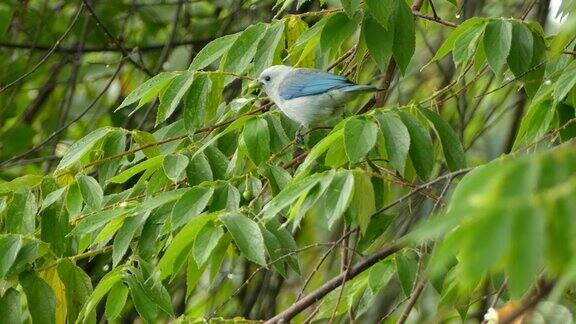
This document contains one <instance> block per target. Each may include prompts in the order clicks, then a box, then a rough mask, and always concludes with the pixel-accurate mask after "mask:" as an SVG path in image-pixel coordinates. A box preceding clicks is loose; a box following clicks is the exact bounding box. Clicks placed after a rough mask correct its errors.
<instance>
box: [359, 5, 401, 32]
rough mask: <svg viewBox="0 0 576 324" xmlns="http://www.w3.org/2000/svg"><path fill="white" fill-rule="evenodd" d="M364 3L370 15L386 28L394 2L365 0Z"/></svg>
mask: <svg viewBox="0 0 576 324" xmlns="http://www.w3.org/2000/svg"><path fill="white" fill-rule="evenodd" d="M365 3H366V5H367V6H368V12H369V13H370V15H371V16H372V17H374V19H376V21H377V22H378V23H379V24H380V25H381V26H382V27H384V29H388V27H389V21H390V18H391V17H392V14H393V12H394V9H395V5H396V3H395V2H393V1H380V0H366V1H365Z"/></svg>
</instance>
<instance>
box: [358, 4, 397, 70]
mask: <svg viewBox="0 0 576 324" xmlns="http://www.w3.org/2000/svg"><path fill="white" fill-rule="evenodd" d="M379 2H380V3H383V2H384V1H379ZM362 37H364V41H365V42H366V47H368V52H369V53H370V56H372V58H373V59H374V61H375V62H376V64H378V68H380V71H386V69H387V68H388V63H389V62H390V58H391V57H392V48H393V46H394V33H391V32H389V31H387V30H386V28H384V27H382V26H381V25H380V24H379V23H378V22H377V21H376V20H374V19H373V18H372V17H371V16H368V15H366V16H365V17H364V23H363V24H362Z"/></svg>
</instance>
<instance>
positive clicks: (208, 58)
mask: <svg viewBox="0 0 576 324" xmlns="http://www.w3.org/2000/svg"><path fill="white" fill-rule="evenodd" d="M238 36H240V33H236V34H231V35H226V36H223V37H219V38H216V39H215V40H213V41H211V42H210V43H208V44H207V45H206V46H204V47H202V49H201V50H200V52H198V54H196V56H194V60H192V64H190V68H189V70H201V69H203V68H205V67H207V66H208V65H210V64H211V63H212V62H214V61H216V60H217V59H218V58H219V57H221V56H222V55H223V54H224V53H225V52H226V51H227V50H228V49H230V47H232V44H234V42H235V41H236V39H237V38H238Z"/></svg>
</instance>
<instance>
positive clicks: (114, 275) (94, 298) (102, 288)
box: [76, 267, 124, 323]
mask: <svg viewBox="0 0 576 324" xmlns="http://www.w3.org/2000/svg"><path fill="white" fill-rule="evenodd" d="M123 275H124V269H123V268H122V267H118V268H114V269H113V270H112V271H110V272H108V273H107V274H105V275H104V277H102V279H100V281H99V282H98V285H96V287H95V288H94V291H93V292H92V294H91V295H90V297H89V298H88V301H86V303H84V306H83V307H82V310H80V313H79V314H78V319H77V320H76V323H82V322H84V321H85V320H86V317H87V316H89V315H88V314H91V313H92V311H94V309H95V308H96V306H98V303H99V302H100V300H101V299H102V298H103V297H104V295H106V294H107V293H108V291H110V289H111V288H112V287H113V286H114V285H116V284H117V283H119V282H121V280H122V277H123Z"/></svg>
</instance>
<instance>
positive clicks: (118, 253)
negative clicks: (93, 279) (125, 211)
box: [112, 212, 150, 267]
mask: <svg viewBox="0 0 576 324" xmlns="http://www.w3.org/2000/svg"><path fill="white" fill-rule="evenodd" d="M149 215H150V212H145V213H144V215H138V216H132V217H128V218H126V220H125V221H124V224H122V227H120V229H119V230H118V233H117V234H116V236H115V237H114V245H113V247H112V266H113V267H116V265H117V264H118V263H119V262H120V261H121V260H122V258H123V257H124V254H126V251H128V247H129V246H130V243H131V241H132V238H133V237H134V235H135V234H136V230H137V229H138V228H139V227H140V226H141V225H142V224H144V222H145V221H146V219H147V218H148V216H149Z"/></svg>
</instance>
